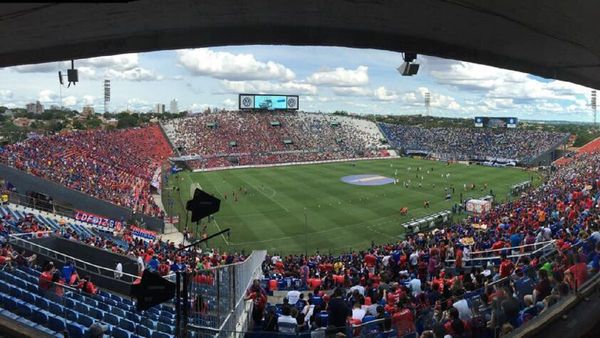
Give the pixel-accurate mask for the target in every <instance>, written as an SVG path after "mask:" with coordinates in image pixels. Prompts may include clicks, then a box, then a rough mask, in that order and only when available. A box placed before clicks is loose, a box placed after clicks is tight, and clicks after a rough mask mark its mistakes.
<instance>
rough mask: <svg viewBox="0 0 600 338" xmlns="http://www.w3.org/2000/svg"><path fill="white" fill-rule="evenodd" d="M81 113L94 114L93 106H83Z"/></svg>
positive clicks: (86, 115) (85, 114) (84, 114)
mask: <svg viewBox="0 0 600 338" xmlns="http://www.w3.org/2000/svg"><path fill="white" fill-rule="evenodd" d="M81 115H83V116H85V117H88V116H92V115H94V107H92V106H85V107H83V110H82V111H81Z"/></svg>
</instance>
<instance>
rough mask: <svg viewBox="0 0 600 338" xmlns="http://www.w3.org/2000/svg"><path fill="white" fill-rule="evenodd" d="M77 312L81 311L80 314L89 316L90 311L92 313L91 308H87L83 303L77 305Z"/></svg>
mask: <svg viewBox="0 0 600 338" xmlns="http://www.w3.org/2000/svg"><path fill="white" fill-rule="evenodd" d="M75 310H77V311H79V312H81V313H83V314H85V315H87V314H88V313H89V311H90V308H89V306H87V305H85V304H83V303H77V304H76V305H75Z"/></svg>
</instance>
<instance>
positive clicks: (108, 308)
mask: <svg viewBox="0 0 600 338" xmlns="http://www.w3.org/2000/svg"><path fill="white" fill-rule="evenodd" d="M98 308H99V309H101V310H104V311H108V312H111V306H110V305H108V304H106V303H100V304H98Z"/></svg>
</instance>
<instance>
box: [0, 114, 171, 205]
mask: <svg viewBox="0 0 600 338" xmlns="http://www.w3.org/2000/svg"><path fill="white" fill-rule="evenodd" d="M171 152H172V150H171V148H170V145H169V143H168V141H167V139H166V138H165V137H164V135H163V134H162V132H161V130H160V127H159V126H158V125H151V126H147V127H143V128H133V129H124V130H115V131H103V130H89V131H77V132H66V133H61V134H58V135H52V136H46V137H37V138H31V139H28V140H25V141H23V142H20V143H16V144H12V145H8V146H5V147H3V148H1V149H0V161H1V162H2V163H4V164H7V165H9V166H12V167H15V168H17V169H20V170H23V171H26V172H28V173H31V174H33V175H35V176H39V177H42V178H45V179H48V180H51V181H54V182H57V183H60V184H62V185H64V186H66V187H68V188H71V189H74V190H78V191H81V192H83V193H85V194H88V195H91V196H94V197H97V198H100V199H103V200H105V201H108V202H111V203H114V204H117V205H120V206H123V207H127V208H130V209H132V210H133V211H134V212H139V213H145V214H148V215H152V216H159V215H160V214H161V210H160V209H159V208H158V206H157V205H156V203H155V202H154V199H153V198H152V196H151V181H152V177H153V175H154V174H155V172H156V170H157V169H158V168H159V167H160V166H161V164H162V163H163V161H164V160H165V159H166V158H167V157H169V156H170V155H171Z"/></svg>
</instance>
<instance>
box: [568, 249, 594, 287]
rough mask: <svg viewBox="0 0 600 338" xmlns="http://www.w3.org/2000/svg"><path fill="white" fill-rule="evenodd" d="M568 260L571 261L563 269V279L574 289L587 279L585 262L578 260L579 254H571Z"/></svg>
mask: <svg viewBox="0 0 600 338" xmlns="http://www.w3.org/2000/svg"><path fill="white" fill-rule="evenodd" d="M570 260H571V261H572V262H573V263H572V264H571V266H570V267H569V268H568V269H567V270H566V271H565V281H566V282H568V283H569V286H570V287H571V289H572V290H576V289H578V288H580V287H581V285H582V284H583V283H585V281H586V280H587V279H588V271H587V264H585V262H581V261H580V259H579V255H573V256H572V257H571V258H570Z"/></svg>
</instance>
